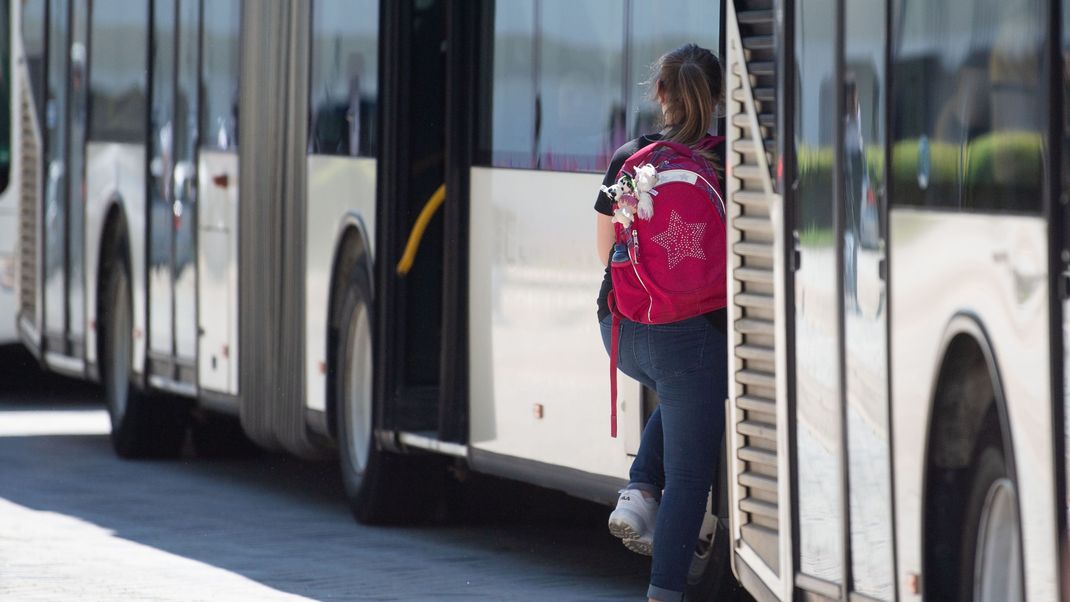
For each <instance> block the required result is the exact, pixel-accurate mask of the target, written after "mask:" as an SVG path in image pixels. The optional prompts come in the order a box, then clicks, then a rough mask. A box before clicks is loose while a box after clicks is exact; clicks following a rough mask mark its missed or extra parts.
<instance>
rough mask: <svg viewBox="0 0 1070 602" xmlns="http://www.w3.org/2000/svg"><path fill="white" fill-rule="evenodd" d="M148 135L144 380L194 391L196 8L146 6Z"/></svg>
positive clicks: (171, 1)
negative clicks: (149, 18) (150, 50)
mask: <svg viewBox="0 0 1070 602" xmlns="http://www.w3.org/2000/svg"><path fill="white" fill-rule="evenodd" d="M152 14H153V25H152V35H153V48H154V52H153V64H152V90H151V98H152V107H151V110H150V113H149V114H150V122H151V123H150V125H151V129H150V132H149V153H150V157H149V163H148V170H149V173H148V182H149V195H148V203H149V223H148V226H149V238H148V246H149V253H148V272H149V278H148V284H149V286H148V289H149V290H148V293H149V303H148V307H149V374H150V377H149V378H150V381H151V383H152V384H153V385H154V386H157V387H161V388H169V389H178V390H183V391H188V392H192V391H194V390H195V389H194V387H195V384H196V375H195V368H196V366H195V361H194V360H195V357H196V333H197V328H196V264H195V263H194V261H193V252H194V245H193V243H194V238H193V226H194V223H195V207H196V204H195V203H196V192H197V191H196V185H195V184H196V155H195V153H196V142H197V130H198V124H197V122H198V120H197V106H198V97H197V60H198V52H199V43H198V42H199V40H198V36H199V30H200V4H199V2H197V1H196V0H156V2H155V4H154V6H153V12H152Z"/></svg>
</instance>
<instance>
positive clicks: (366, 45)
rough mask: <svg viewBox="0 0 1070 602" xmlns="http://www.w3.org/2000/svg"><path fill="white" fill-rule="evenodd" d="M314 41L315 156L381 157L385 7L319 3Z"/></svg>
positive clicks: (371, 1)
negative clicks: (381, 37) (379, 105)
mask: <svg viewBox="0 0 1070 602" xmlns="http://www.w3.org/2000/svg"><path fill="white" fill-rule="evenodd" d="M312 40H313V42H312V85H311V99H310V101H309V110H310V111H311V112H312V115H311V118H310V121H309V152H311V153H313V154H324V155H348V156H351V157H355V156H358V155H359V156H375V149H376V127H375V112H376V105H377V100H378V93H379V90H378V75H379V69H378V63H379V53H378V49H379V3H378V2H377V1H375V0H360V1H358V2H354V1H352V0H316V2H315V3H314V4H313V5H312Z"/></svg>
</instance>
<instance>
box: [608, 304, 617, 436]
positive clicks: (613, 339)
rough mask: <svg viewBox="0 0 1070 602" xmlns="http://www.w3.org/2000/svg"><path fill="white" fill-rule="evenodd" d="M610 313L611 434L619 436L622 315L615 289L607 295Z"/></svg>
mask: <svg viewBox="0 0 1070 602" xmlns="http://www.w3.org/2000/svg"><path fill="white" fill-rule="evenodd" d="M606 303H607V304H608V305H609V313H610V315H612V316H613V324H612V326H611V327H610V328H612V330H611V331H610V332H611V334H610V338H609V436H610V437H613V438H614V439H616V437H617V350H618V348H619V347H620V317H619V316H618V315H617V302H616V300H614V298H613V291H612V290H611V291H609V296H608V297H606Z"/></svg>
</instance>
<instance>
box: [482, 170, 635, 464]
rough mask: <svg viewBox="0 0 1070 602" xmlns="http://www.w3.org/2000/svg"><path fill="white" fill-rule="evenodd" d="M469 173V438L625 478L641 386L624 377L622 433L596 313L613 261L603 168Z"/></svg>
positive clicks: (485, 446)
mask: <svg viewBox="0 0 1070 602" xmlns="http://www.w3.org/2000/svg"><path fill="white" fill-rule="evenodd" d="M471 175H472V177H471V205H470V210H469V211H470V216H471V217H470V220H471V221H470V230H469V231H470V235H469V236H470V241H469V242H470V246H469V249H470V251H469V254H470V259H469V291H468V292H469V294H468V299H469V309H468V311H469V333H470V334H469V337H470V340H469V353H470V361H469V365H470V368H469V370H470V383H471V384H470V386H471V393H470V395H471V412H470V416H471V418H470V420H471V426H470V429H471V430H470V438H471V439H470V440H471V447H473V448H477V449H482V450H485V451H489V452H494V453H497V454H503V455H508V456H515V457H520V458H525V459H529V460H535V461H538V462H543V463H547V464H552V465H557V466H563V467H569V468H574V469H578V470H582V471H585V472H590V473H594V474H601V475H609V476H613V477H620V478H627V475H628V468H629V466H630V463H631V461H630V458H629V457H628V452H631V453H634V451H635V450H636V449H638V442H639V434H640V422H641V420H642V403H641V397H640V391H641V387H640V385H639V384H638V383H637V382H635V381H633V380H631V379H629V378H628V377H626V376H624V375H623V374H621V375H620V376H619V393H620V394H619V396H618V402H619V404H618V414H619V416H618V424H619V431H618V436H619V438H618V439H613V438H611V437H610V436H609V412H610V407H609V358H608V357H607V355H606V350H605V348H604V347H603V345H602V337H601V332H600V330H599V326H598V323H597V319H596V315H595V298H596V297H597V295H598V287H599V284H600V283H601V280H602V274H603V272H604V267H603V265H602V263H601V261H600V260H599V258H598V256H597V254H596V249H595V246H596V245H595V213H594V209H593V205H594V200H595V197H596V195H597V193H598V187H599V185H600V184H601V180H602V177H601V176H600V175H596V174H577V173H559V172H546V171H534V170H514V169H494V168H473V169H472V174H471ZM607 254H608V249H607ZM536 406H541V407H542V412H541V414H542V417H541V418H539V417H538V416H537V414H536Z"/></svg>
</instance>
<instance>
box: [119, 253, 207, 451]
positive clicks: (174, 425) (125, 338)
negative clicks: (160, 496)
mask: <svg viewBox="0 0 1070 602" xmlns="http://www.w3.org/2000/svg"><path fill="white" fill-rule="evenodd" d="M105 278H106V281H105V285H104V289H103V290H104V295H103V298H102V299H99V304H100V305H99V307H100V308H101V312H100V313H101V320H100V323H101V324H102V325H103V326H104V328H103V330H102V332H103V335H104V339H103V341H102V348H101V351H102V354H101V358H100V362H101V380H102V381H103V383H104V398H105V401H106V402H107V406H108V415H109V416H110V417H111V443H112V447H114V448H115V453H116V454H118V455H119V456H120V457H122V458H174V457H177V456H178V455H179V454H180V453H182V445H183V443H184V441H185V435H186V424H187V416H188V403H187V402H185V401H184V400H180V399H176V398H172V397H169V396H152V395H148V394H146V393H144V392H142V391H139V390H138V389H137V387H135V386H133V384H132V383H131V382H130V374H131V363H132V356H133V346H134V343H133V312H132V310H131V307H132V305H131V294H130V279H129V277H128V276H127V272H126V268H125V266H124V265H122V264H117V265H113V266H112V267H111V269H109V270H108V271H107V272H106V274H105Z"/></svg>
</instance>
